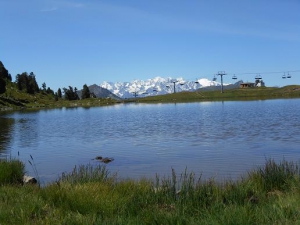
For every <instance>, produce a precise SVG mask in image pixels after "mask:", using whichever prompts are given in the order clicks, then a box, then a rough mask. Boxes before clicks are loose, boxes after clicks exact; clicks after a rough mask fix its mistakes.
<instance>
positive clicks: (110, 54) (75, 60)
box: [0, 0, 300, 91]
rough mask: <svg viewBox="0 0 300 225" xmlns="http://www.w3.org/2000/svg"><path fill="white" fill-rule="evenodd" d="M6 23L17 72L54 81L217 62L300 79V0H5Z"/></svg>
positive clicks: (137, 75) (186, 74)
mask: <svg viewBox="0 0 300 225" xmlns="http://www.w3.org/2000/svg"><path fill="white" fill-rule="evenodd" d="M0 29H1V30H0V60H1V61H2V62H3V64H4V65H5V67H6V68H7V69H8V70H9V72H10V73H11V75H12V77H13V80H14V79H15V76H16V74H18V73H22V72H25V71H26V72H34V73H35V74H36V79H37V82H38V84H39V85H40V86H41V84H42V83H43V82H45V83H46V85H47V87H50V88H52V89H53V90H54V91H56V90H57V89H58V88H59V87H60V88H62V87H68V86H69V85H71V86H73V87H77V88H78V89H81V88H82V86H83V84H87V85H91V84H94V83H96V84H100V83H102V82H103V81H111V82H117V81H121V82H123V81H132V80H134V79H150V78H154V77H156V76H161V77H173V78H176V77H183V78H184V79H186V80H195V79H197V78H208V79H212V78H213V76H214V74H216V73H218V71H225V72H226V73H228V75H227V76H224V82H227V83H228V82H233V80H232V79H231V77H232V76H233V74H236V76H237V77H238V79H242V80H244V81H245V82H246V81H254V78H255V75H256V73H260V75H261V76H262V78H263V80H264V81H265V83H266V85H267V86H282V85H287V84H300V0H226V1H225V0H186V1H183V0H81V1H80V0H77V1H76V0H26V1H25V0H0ZM285 71H295V72H290V74H291V75H292V78H291V79H282V75H283V73H284V72H285ZM270 72H278V73H270ZM247 73H251V74H247ZM218 80H220V79H218Z"/></svg>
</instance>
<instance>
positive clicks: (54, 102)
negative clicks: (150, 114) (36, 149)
mask: <svg viewBox="0 0 300 225" xmlns="http://www.w3.org/2000/svg"><path fill="white" fill-rule="evenodd" d="M115 103H116V101H115V100H113V99H110V98H87V99H83V100H72V101H69V100H65V99H64V98H58V99H55V96H54V95H53V94H48V93H46V92H43V91H40V92H39V93H35V94H28V93H26V91H20V90H18V88H17V86H16V84H15V83H13V82H9V83H8V85H7V88H6V92H5V93H3V94H2V95H0V111H1V109H2V110H9V109H21V108H26V109H38V108H59V107H79V106H81V107H92V106H101V105H109V104H115Z"/></svg>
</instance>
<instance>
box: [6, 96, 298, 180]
mask: <svg viewBox="0 0 300 225" xmlns="http://www.w3.org/2000/svg"><path fill="white" fill-rule="evenodd" d="M299 103H300V100H299V99H285V100H265V101H228V102H201V103H180V104H121V105H115V106H108V107H97V108H88V109H86V108H71V109H67V108H63V109H52V110H40V111H35V112H14V113H11V114H5V115H3V116H2V117H0V124H1V128H0V131H1V136H0V153H1V154H2V156H4V155H8V154H9V155H12V156H13V157H17V152H18V151H19V152H20V156H19V157H20V159H21V160H23V161H24V162H27V161H28V159H30V155H32V156H33V158H34V162H35V164H36V167H37V170H38V171H39V175H40V177H41V179H42V180H43V181H44V182H49V181H52V180H55V179H57V178H58V176H59V175H60V174H61V172H64V171H70V170H71V169H72V168H73V167H74V165H78V164H87V163H92V164H96V163H98V162H96V161H95V160H92V159H93V158H95V156H98V155H101V156H104V157H113V158H115V161H113V162H112V163H111V164H108V165H107V167H108V169H109V170H110V171H112V172H118V174H119V177H123V178H127V177H130V178H140V177H149V178H153V177H154V176H155V173H158V174H160V175H162V176H163V175H169V174H170V172H171V168H174V169H175V171H177V172H178V173H180V172H183V171H184V169H185V168H186V167H187V169H188V170H189V171H194V172H195V173H196V174H197V175H200V174H201V173H202V176H203V177H204V178H210V177H215V178H216V179H224V178H228V177H231V178H233V179H236V178H238V177H239V176H240V175H242V174H243V173H245V172H246V171H248V170H249V169H251V168H254V167H256V166H258V165H262V164H263V163H264V162H265V158H269V157H271V158H275V159H277V160H282V159H283V157H284V158H285V159H288V160H294V161H295V160H296V161H298V159H299V155H300V153H299V144H300V129H299V128H300V119H299V115H300V114H299V112H300V104H299ZM7 137H10V138H7ZM27 164H28V163H27ZM27 170H28V172H29V173H32V168H31V167H30V166H29V165H27Z"/></svg>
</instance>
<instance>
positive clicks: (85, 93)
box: [81, 84, 91, 99]
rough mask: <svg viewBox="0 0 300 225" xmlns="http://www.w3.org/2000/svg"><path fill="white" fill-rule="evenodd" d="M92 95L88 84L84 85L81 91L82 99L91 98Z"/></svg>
mask: <svg viewBox="0 0 300 225" xmlns="http://www.w3.org/2000/svg"><path fill="white" fill-rule="evenodd" d="M90 96H91V93H90V89H89V88H88V86H87V85H86V84H85V85H83V89H82V92H81V99H85V98H90Z"/></svg>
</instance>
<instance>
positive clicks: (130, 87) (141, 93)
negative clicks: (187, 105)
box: [100, 77, 228, 98]
mask: <svg viewBox="0 0 300 225" xmlns="http://www.w3.org/2000/svg"><path fill="white" fill-rule="evenodd" d="M174 84H175V91H176V92H181V91H195V90H197V89H199V88H203V87H208V86H220V85H221V83H219V82H216V81H211V80H208V79H206V78H201V79H197V80H195V81H186V80H184V79H183V78H181V77H180V78H176V79H173V78H171V77H168V78H162V77H155V78H153V79H148V80H133V81H132V82H117V83H113V82H106V81H104V82H103V83H102V84H100V87H102V88H106V89H107V90H109V91H111V92H112V93H113V94H115V95H117V96H119V97H121V98H132V97H134V96H137V97H146V96H152V95H163V94H168V93H173V92H174ZM223 85H228V84H224V83H223Z"/></svg>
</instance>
